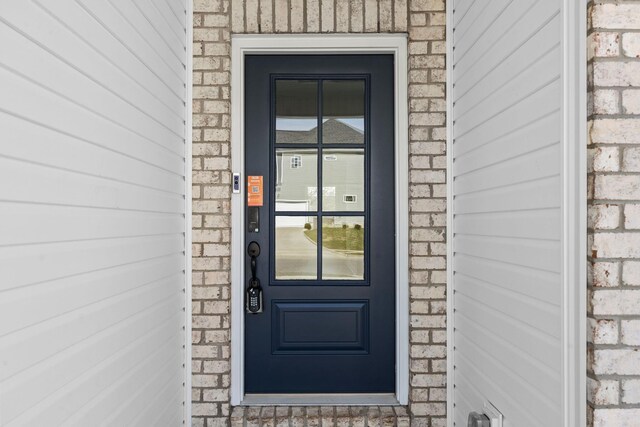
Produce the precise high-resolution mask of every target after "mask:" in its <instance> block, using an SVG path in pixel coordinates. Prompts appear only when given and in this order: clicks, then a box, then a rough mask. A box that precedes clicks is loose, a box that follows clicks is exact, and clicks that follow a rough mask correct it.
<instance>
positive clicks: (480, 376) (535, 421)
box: [455, 353, 558, 427]
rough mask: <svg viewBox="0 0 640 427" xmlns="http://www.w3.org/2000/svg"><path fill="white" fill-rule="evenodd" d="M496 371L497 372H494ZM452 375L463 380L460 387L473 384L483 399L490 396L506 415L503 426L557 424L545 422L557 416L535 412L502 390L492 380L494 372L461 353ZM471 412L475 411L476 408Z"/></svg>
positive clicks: (511, 394)
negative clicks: (480, 392)
mask: <svg viewBox="0 0 640 427" xmlns="http://www.w3.org/2000/svg"><path fill="white" fill-rule="evenodd" d="M498 372H500V371H499V370H498ZM455 373H456V376H457V377H458V378H461V379H462V378H464V381H462V380H460V385H459V387H460V388H463V387H464V388H466V389H468V388H469V384H474V385H476V386H477V387H478V388H479V389H481V390H482V391H483V394H484V396H487V395H488V396H491V403H492V404H493V405H495V406H496V407H498V408H500V409H499V410H500V411H501V412H502V414H503V415H504V414H510V415H509V418H508V419H507V418H506V416H505V418H504V425H505V427H540V426H555V425H558V424H555V423H554V422H553V421H552V422H551V423H549V422H548V420H549V419H550V418H551V419H553V418H554V415H556V416H557V414H555V413H553V412H545V413H539V412H538V411H536V408H535V407H534V405H533V402H527V401H525V400H524V399H521V398H520V393H518V394H515V393H513V392H511V391H510V389H508V388H506V387H503V386H502V384H498V383H496V378H495V377H494V375H495V374H496V369H495V368H493V367H488V366H485V365H484V364H483V363H482V362H480V363H478V360H477V358H476V357H475V355H474V356H473V357H470V356H467V355H464V354H463V353H461V356H460V357H459V358H458V359H457V363H456V371H455ZM485 400H486V397H485ZM483 402H484V400H483ZM481 408H482V407H480V409H481ZM475 410H476V411H477V410H478V407H477V406H476V409H475ZM540 412H543V411H540ZM467 415H468V414H467ZM456 426H465V424H456ZM465 427H466V426H465Z"/></svg>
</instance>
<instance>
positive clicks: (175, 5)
mask: <svg viewBox="0 0 640 427" xmlns="http://www.w3.org/2000/svg"><path fill="white" fill-rule="evenodd" d="M165 3H166V4H167V6H169V8H170V9H171V11H172V12H173V15H174V16H175V17H176V20H177V22H178V25H180V28H182V29H183V30H184V31H186V25H187V24H186V22H187V11H186V10H185V5H184V4H183V3H182V2H180V1H175V0H165Z"/></svg>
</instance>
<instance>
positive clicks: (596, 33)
mask: <svg viewBox="0 0 640 427" xmlns="http://www.w3.org/2000/svg"><path fill="white" fill-rule="evenodd" d="M589 17H590V22H589V53H588V54H589V66H588V77H589V98H590V101H589V106H588V107H589V148H588V149H589V164H588V168H589V203H588V204H589V245H590V251H589V253H590V255H591V256H590V259H589V261H590V272H589V273H590V274H589V301H588V324H589V334H588V335H589V344H588V346H589V351H588V353H589V354H588V357H589V358H588V362H589V363H588V380H587V388H588V403H589V407H588V418H589V425H593V426H598V427H606V426H632V425H638V423H639V422H640V421H639V420H640V32H639V31H640V1H625V2H618V1H615V2H614V1H597V2H592V3H590V5H589Z"/></svg>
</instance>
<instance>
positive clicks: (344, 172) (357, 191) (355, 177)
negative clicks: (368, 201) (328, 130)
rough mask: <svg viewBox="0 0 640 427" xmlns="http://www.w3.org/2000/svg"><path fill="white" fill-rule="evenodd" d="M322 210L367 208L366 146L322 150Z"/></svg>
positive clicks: (360, 210) (359, 209) (357, 209)
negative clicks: (365, 203) (365, 193)
mask: <svg viewBox="0 0 640 427" xmlns="http://www.w3.org/2000/svg"><path fill="white" fill-rule="evenodd" d="M322 187H323V189H322V210H323V211H329V212H331V211H348V212H350V211H359V212H362V211H364V149H361V148H356V149H331V150H322Z"/></svg>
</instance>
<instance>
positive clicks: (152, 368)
mask: <svg viewBox="0 0 640 427" xmlns="http://www.w3.org/2000/svg"><path fill="white" fill-rule="evenodd" d="M174 345H180V342H176V341H175V340H168V341H166V342H165V343H164V345H163V346H162V348H160V349H159V350H160V351H156V352H154V353H152V354H150V355H149V357H148V358H147V359H143V360H140V361H139V362H138V364H137V365H135V366H134V367H133V368H131V369H130V370H129V371H128V372H129V373H130V374H131V375H121V376H120V377H119V378H118V380H117V381H109V382H108V386H107V387H104V386H102V387H100V388H99V389H98V390H94V394H93V395H92V396H88V398H85V399H83V402H79V403H82V404H83V405H82V406H80V407H79V410H78V411H77V412H76V413H75V414H74V415H73V416H72V417H71V418H69V419H67V420H65V424H66V425H77V426H89V425H93V424H95V420H100V425H104V426H109V425H113V426H117V425H127V423H128V422H129V420H130V419H131V418H133V415H134V414H130V415H129V417H127V420H125V421H124V422H122V423H120V424H116V423H114V422H113V421H110V417H111V416H112V415H113V414H114V413H119V411H120V409H121V406H122V405H123V402H122V398H121V396H123V395H126V396H127V402H126V405H129V400H130V399H132V397H135V396H136V395H138V393H139V392H145V393H148V395H154V396H155V395H156V394H157V391H158V390H160V389H161V387H162V386H163V385H165V384H166V383H167V382H169V381H170V380H175V377H176V376H178V378H179V375H180V372H176V369H175V366H176V364H177V363H179V360H178V355H177V354H175V352H171V351H170V350H171V346H174ZM173 388H174V389H175V386H174V387H173ZM148 395H147V396H145V399H144V400H147V399H148ZM158 400H160V401H162V402H163V403H164V404H166V400H161V399H158ZM138 403H139V404H140V403H143V402H138ZM180 405H181V404H180V403H178V404H177V405H176V406H177V407H178V408H179V407H180ZM142 406H144V405H142ZM167 407H170V405H167ZM132 425H133V424H132ZM149 425H152V424H149ZM166 425H178V424H169V423H166Z"/></svg>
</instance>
